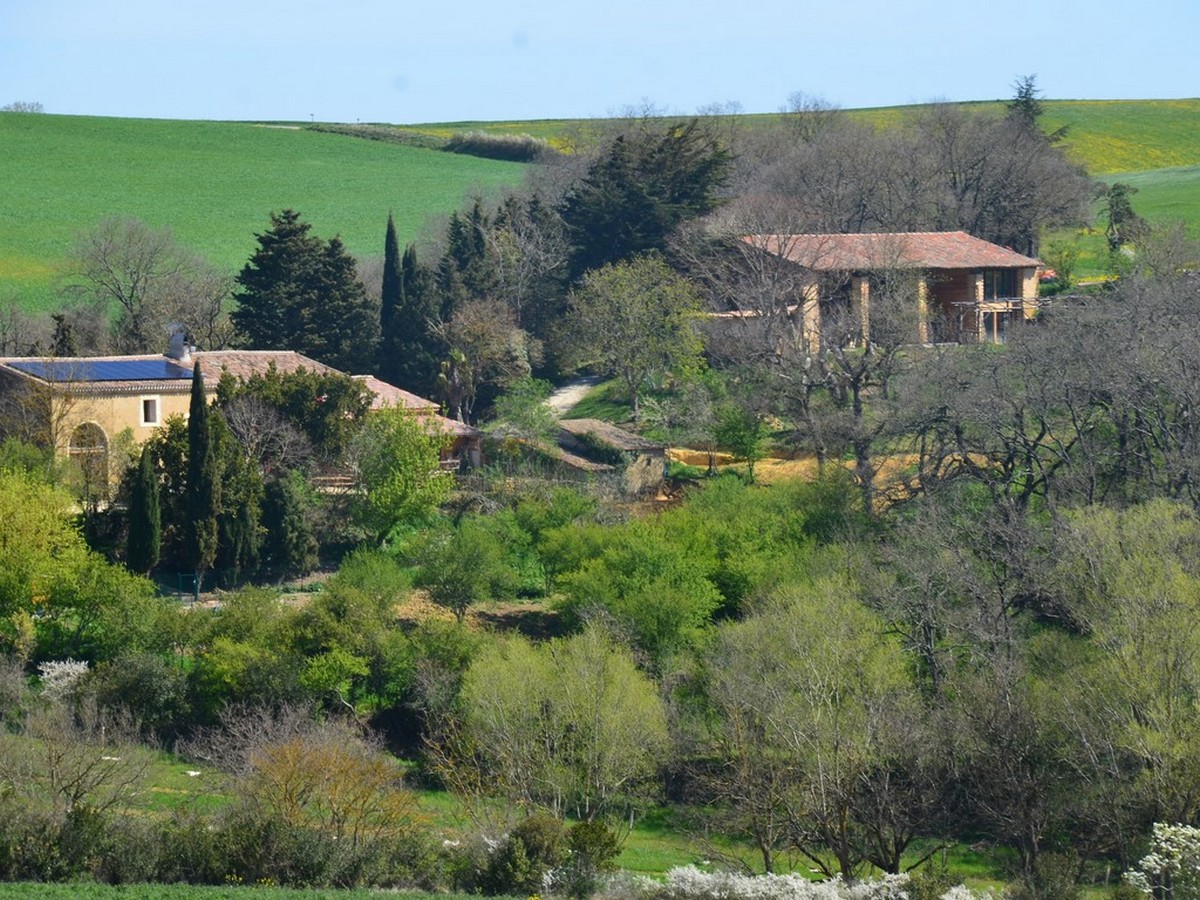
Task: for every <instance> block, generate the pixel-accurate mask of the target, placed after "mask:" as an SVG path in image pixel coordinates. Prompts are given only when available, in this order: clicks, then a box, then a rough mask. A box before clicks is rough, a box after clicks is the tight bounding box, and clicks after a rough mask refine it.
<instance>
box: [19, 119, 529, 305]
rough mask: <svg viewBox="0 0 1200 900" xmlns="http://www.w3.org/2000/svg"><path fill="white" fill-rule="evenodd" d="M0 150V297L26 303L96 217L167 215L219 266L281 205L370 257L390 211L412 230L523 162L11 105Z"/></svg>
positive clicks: (409, 234) (35, 301)
mask: <svg viewBox="0 0 1200 900" xmlns="http://www.w3.org/2000/svg"><path fill="white" fill-rule="evenodd" d="M0 147H3V154H0V302H4V301H8V300H10V299H13V298H16V299H18V300H19V301H20V303H21V304H22V305H23V306H25V307H27V308H46V307H48V306H51V305H52V304H53V303H54V300H55V297H54V291H53V284H54V280H55V277H56V267H57V266H58V265H59V264H60V263H61V261H62V259H63V257H64V255H65V254H66V252H67V250H68V248H69V247H70V245H71V242H72V240H73V238H74V236H75V235H76V234H77V233H79V232H80V231H81V230H86V229H88V228H90V227H92V226H93V225H95V224H96V223H97V222H98V221H99V220H100V219H102V218H104V217H106V216H131V217H134V218H138V219H141V220H143V221H144V222H146V223H147V224H149V225H151V226H153V227H162V226H170V227H171V228H172V229H173V231H174V233H175V237H176V238H177V240H178V241H179V242H180V243H182V244H184V245H186V246H188V247H190V248H192V249H194V250H196V251H198V252H200V253H202V254H204V255H205V256H206V257H207V258H208V259H209V260H210V261H211V262H213V263H214V264H215V265H217V266H219V267H221V268H223V269H227V270H229V271H231V272H233V271H236V270H237V269H238V268H239V267H240V266H241V265H242V264H243V263H244V262H245V261H246V259H247V258H248V257H249V256H250V254H251V253H252V252H253V250H254V246H255V242H254V233H255V232H257V231H262V230H264V229H265V228H266V227H267V226H268V219H267V216H268V214H269V213H270V212H272V211H275V210H280V209H284V208H286V207H291V208H294V209H297V210H299V211H300V212H301V213H302V214H303V216H304V218H305V220H306V221H308V222H311V223H312V225H313V228H314V231H315V232H316V233H317V234H319V235H320V236H322V237H332V236H333V235H335V234H340V235H341V237H342V240H343V241H345V243H346V245H347V247H348V248H349V250H350V252H352V253H354V254H356V255H359V256H382V255H383V233H384V227H385V225H386V223H387V216H388V212H389V211H391V212H392V213H393V214H394V216H395V220H396V228H397V232H398V234H399V236H400V239H401V241H402V242H403V241H406V240H411V239H413V238H415V237H417V236H418V233H419V231H420V229H421V227H422V225H423V224H424V223H425V222H426V221H427V220H428V218H429V217H431V216H439V215H448V214H449V213H450V211H451V210H454V209H456V208H458V207H459V206H460V205H461V203H462V201H463V198H464V196H466V195H469V194H471V193H474V192H484V193H486V192H490V191H494V190H496V189H498V188H499V187H500V186H502V185H506V184H512V183H515V182H517V181H519V180H520V178H521V176H522V172H523V168H524V167H523V166H521V165H518V164H514V163H504V162H495V161H492V160H483V159H477V158H474V157H469V156H459V155H455V154H449V153H439V152H437V151H433V150H420V149H415V148H410V147H403V146H398V145H395V144H386V143H381V142H377V141H363V140H358V139H355V138H349V137H344V136H341V135H334V134H321V133H316V132H313V131H309V130H306V129H303V128H300V127H297V126H287V125H259V124H250V123H227V122H183V121H163V120H138V119H107V118H91V117H78V116H52V115H31V114H21V113H0Z"/></svg>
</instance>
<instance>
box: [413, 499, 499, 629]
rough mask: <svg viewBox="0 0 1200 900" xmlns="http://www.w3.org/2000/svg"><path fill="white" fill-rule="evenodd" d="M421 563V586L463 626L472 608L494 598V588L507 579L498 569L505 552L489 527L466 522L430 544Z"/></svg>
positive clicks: (471, 521)
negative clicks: (468, 611)
mask: <svg viewBox="0 0 1200 900" xmlns="http://www.w3.org/2000/svg"><path fill="white" fill-rule="evenodd" d="M421 561H422V567H421V575H420V577H419V579H418V580H417V583H418V585H419V586H420V587H423V588H425V590H426V591H428V592H429V599H430V600H432V601H433V602H434V603H436V604H437V605H438V606H444V607H445V608H446V609H449V610H450V611H451V612H453V613H454V617H455V618H456V619H458V621H459V622H460V623H461V622H462V621H463V619H464V618H465V617H466V614H467V610H468V609H470V607H472V606H474V605H475V604H477V603H480V602H482V601H484V600H488V599H490V598H491V597H493V596H494V591H493V585H494V584H495V582H496V581H497V580H499V579H502V578H503V574H502V573H500V572H499V571H498V570H500V569H501V567H502V566H503V565H504V549H503V548H502V547H501V546H500V543H499V541H498V540H497V539H496V537H495V536H494V535H493V534H491V533H490V532H489V531H488V530H487V529H486V528H484V527H482V526H481V525H479V524H478V523H476V522H475V521H474V520H473V519H464V520H463V521H462V522H461V523H459V525H458V527H457V528H455V529H454V530H453V531H452V532H450V534H448V535H445V536H442V537H435V538H434V539H433V540H431V541H430V542H429V543H428V544H426V545H425V546H424V548H423V551H422V553H421Z"/></svg>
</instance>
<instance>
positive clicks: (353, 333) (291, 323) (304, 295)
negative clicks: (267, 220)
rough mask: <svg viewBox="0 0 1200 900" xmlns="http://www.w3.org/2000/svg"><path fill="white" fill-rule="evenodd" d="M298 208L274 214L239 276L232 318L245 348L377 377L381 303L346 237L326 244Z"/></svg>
mask: <svg viewBox="0 0 1200 900" xmlns="http://www.w3.org/2000/svg"><path fill="white" fill-rule="evenodd" d="M311 228H312V226H311V225H309V224H308V223H307V222H303V221H301V219H300V214H299V213H298V212H296V211H294V210H291V209H285V210H283V211H282V212H279V213H272V214H271V227H270V228H269V229H268V230H267V231H265V232H263V233H262V234H258V235H256V238H257V240H258V248H257V249H256V250H255V252H254V255H253V256H252V257H251V258H250V261H249V262H247V263H246V265H245V266H243V268H242V271H241V273H240V274H239V275H238V276H237V283H238V286H239V290H238V293H237V294H236V295H235V299H236V300H237V303H238V306H237V308H236V309H235V310H234V311H233V312H232V313H231V314H230V318H231V319H232V320H233V323H234V325H235V327H236V328H237V330H238V332H239V334H240V336H241V340H242V343H243V345H244V346H246V347H251V348H253V349H256V350H295V351H297V352H299V353H303V354H305V355H307V356H311V357H312V358H313V359H316V360H318V361H319V362H323V363H325V364H326V365H329V366H333V367H334V368H335V369H341V370H342V371H343V372H351V373H361V372H370V371H373V369H374V365H375V361H376V360H375V352H376V345H377V344H378V343H379V325H380V313H379V299H378V298H374V299H373V298H371V297H369V296H368V295H367V291H366V288H365V287H364V286H363V284H362V282H361V281H360V280H359V278H358V275H357V274H356V271H355V264H354V260H353V258H352V257H351V256H350V255H349V253H347V252H346V248H345V246H344V245H343V244H342V242H341V240H340V239H339V238H336V237H334V238H331V239H329V241H322V240H321V239H320V238H317V237H315V236H313V235H311V234H309V232H310V230H311Z"/></svg>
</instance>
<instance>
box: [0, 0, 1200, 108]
mask: <svg viewBox="0 0 1200 900" xmlns="http://www.w3.org/2000/svg"><path fill="white" fill-rule="evenodd" d="M1198 39H1200V0H1142V2H1130V0H1123V2H1116V0H1091V2H1080V0H1040V2H1036V3H1026V4H1021V3H1018V4H1013V3H1001V2H996V0H925V2H909V0H824V2H813V0H757V2H752V3H736V2H727V0H726V2H720V3H717V2H712V0H687V2H684V0H658V2H655V0H584V2H578V0H575V2H572V0H560V2H554V3H551V2H547V0H523V2H520V3H515V2H492V3H484V2H479V0H419V2H411V0H409V2H406V0H340V2H338V0H323V2H311V0H291V2H278V0H0V104H4V103H10V102H13V101H16V100H26V101H36V102H40V103H42V105H43V106H44V107H45V109H46V111H47V112H50V113H64V114H82V115H104V116H125V117H153V118H180V119H286V120H308V119H310V118H314V119H316V120H318V121H338V122H355V121H364V122H366V121H379V122H397V123H415V122H437V121H460V120H472V119H475V120H504V119H537V118H560V117H562V118H578V117H593V116H607V115H614V114H618V113H620V112H622V111H624V110H626V109H628V108H629V107H640V106H643V105H644V104H647V103H648V104H650V105H652V106H653V107H654V108H657V109H660V110H663V111H666V112H673V113H692V112H696V111H697V110H698V109H699V108H701V107H704V106H708V105H710V104H714V103H721V104H726V103H735V104H738V105H739V106H740V108H741V110H742V111H744V112H773V111H775V110H778V109H779V108H780V107H781V106H783V105H784V104H785V103H786V101H787V98H788V96H789V95H790V94H792V93H793V92H795V91H803V92H805V93H807V94H810V95H815V96H820V97H823V98H824V99H826V100H828V101H830V102H831V103H834V104H836V105H838V106H841V107H844V108H857V107H865V106H891V105H895V104H907V103H921V102H926V101H929V100H934V99H945V100H985V99H994V98H1002V97H1008V96H1009V95H1010V94H1011V89H1012V85H1013V82H1014V81H1015V80H1016V79H1017V78H1018V77H1019V76H1022V75H1027V74H1036V75H1037V79H1038V84H1039V86H1040V87H1041V88H1042V90H1043V92H1044V94H1045V96H1046V97H1048V98H1094V99H1127V98H1175V97H1195V96H1200V53H1197V52H1196V45H1197V41H1198Z"/></svg>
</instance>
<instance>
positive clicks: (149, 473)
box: [125, 447, 162, 575]
mask: <svg viewBox="0 0 1200 900" xmlns="http://www.w3.org/2000/svg"><path fill="white" fill-rule="evenodd" d="M161 548H162V512H161V510H160V508H159V501H158V473H157V472H156V471H155V470H154V454H153V453H152V452H151V450H150V448H149V447H143V448H142V456H141V459H140V460H139V462H138V471H137V477H136V478H135V479H134V482H133V488H132V490H131V491H130V496H129V539H128V543H127V545H126V553H125V564H126V566H128V567H129V569H130V571H133V572H137V573H139V574H142V575H145V574H146V573H147V572H149V571H150V570H151V569H153V568H154V567H155V566H156V565H158V558H159V553H160V551H161Z"/></svg>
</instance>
